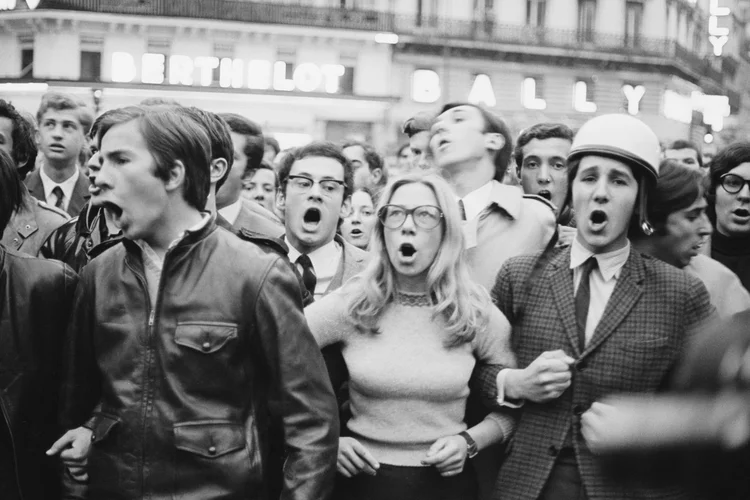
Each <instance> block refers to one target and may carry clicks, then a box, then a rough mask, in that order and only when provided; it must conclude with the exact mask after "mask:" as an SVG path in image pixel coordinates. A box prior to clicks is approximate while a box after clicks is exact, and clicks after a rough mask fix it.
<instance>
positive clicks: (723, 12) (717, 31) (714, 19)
mask: <svg viewBox="0 0 750 500" xmlns="http://www.w3.org/2000/svg"><path fill="white" fill-rule="evenodd" d="M708 13H709V14H710V15H709V17H708V41H709V42H711V46H712V47H713V48H714V55H715V56H720V55H721V54H723V53H724V45H726V44H727V42H728V41H729V28H726V27H722V28H720V27H719V18H720V17H728V16H729V15H730V11H729V7H719V0H710V2H709V8H708Z"/></svg>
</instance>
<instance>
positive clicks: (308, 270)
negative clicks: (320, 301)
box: [297, 254, 318, 296]
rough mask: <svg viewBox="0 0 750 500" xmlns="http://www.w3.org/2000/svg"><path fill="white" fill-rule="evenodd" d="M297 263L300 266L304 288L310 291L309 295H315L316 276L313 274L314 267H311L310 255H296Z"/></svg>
mask: <svg viewBox="0 0 750 500" xmlns="http://www.w3.org/2000/svg"><path fill="white" fill-rule="evenodd" d="M297 264H299V265H300V266H301V267H302V282H303V283H304V284H305V288H307V291H308V292H310V295H312V296H315V285H316V284H317V282H318V278H317V276H315V269H313V265H312V261H311V260H310V257H308V256H307V255H305V254H302V255H300V256H299V257H297Z"/></svg>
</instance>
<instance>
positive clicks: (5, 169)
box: [0, 149, 24, 234]
mask: <svg viewBox="0 0 750 500" xmlns="http://www.w3.org/2000/svg"><path fill="white" fill-rule="evenodd" d="M23 191H24V190H23V181H21V177H19V175H18V173H17V172H16V164H15V162H14V161H13V159H12V158H11V157H10V155H9V154H8V153H7V152H6V151H5V150H4V149H0V234H2V233H3V231H5V226H7V225H8V222H10V218H11V217H12V216H13V212H15V211H16V210H18V209H19V208H20V207H21V203H22V202H23Z"/></svg>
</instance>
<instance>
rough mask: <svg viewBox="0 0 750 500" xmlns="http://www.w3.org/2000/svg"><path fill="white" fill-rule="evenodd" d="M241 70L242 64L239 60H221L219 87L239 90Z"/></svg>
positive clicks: (226, 58)
mask: <svg viewBox="0 0 750 500" xmlns="http://www.w3.org/2000/svg"><path fill="white" fill-rule="evenodd" d="M242 70H243V63H242V60H241V59H229V58H228V57H225V58H223V59H222V60H221V64H220V65H219V85H221V86H222V87H224V88H229V87H232V88H234V89H239V88H241V87H242Z"/></svg>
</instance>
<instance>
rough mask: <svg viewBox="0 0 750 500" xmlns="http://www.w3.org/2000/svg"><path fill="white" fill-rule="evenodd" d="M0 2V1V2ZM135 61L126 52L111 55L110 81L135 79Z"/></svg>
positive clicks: (126, 81)
mask: <svg viewBox="0 0 750 500" xmlns="http://www.w3.org/2000/svg"><path fill="white" fill-rule="evenodd" d="M0 1H2V0H0ZM135 74H136V69H135V59H133V56H132V55H130V54H128V53H127V52H113V53H112V81H113V82H121V83H128V82H132V81H133V80H134V79H135Z"/></svg>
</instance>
